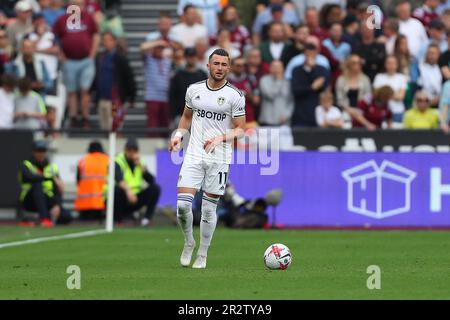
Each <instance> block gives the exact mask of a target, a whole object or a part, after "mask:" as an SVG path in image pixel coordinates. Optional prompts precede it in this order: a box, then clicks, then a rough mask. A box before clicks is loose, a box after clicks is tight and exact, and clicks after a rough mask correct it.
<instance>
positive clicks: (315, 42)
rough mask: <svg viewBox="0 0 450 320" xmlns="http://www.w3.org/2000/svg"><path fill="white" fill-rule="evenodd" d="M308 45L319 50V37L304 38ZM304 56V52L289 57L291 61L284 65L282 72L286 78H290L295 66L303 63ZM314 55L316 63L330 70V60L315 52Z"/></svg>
mask: <svg viewBox="0 0 450 320" xmlns="http://www.w3.org/2000/svg"><path fill="white" fill-rule="evenodd" d="M308 45H309V46H310V47H311V46H314V47H316V48H317V50H319V47H320V43H319V39H318V38H317V37H315V36H309V37H308V39H307V40H306V46H308ZM305 57H306V56H305V54H304V53H302V54H299V55H297V56H295V57H294V58H292V59H291V61H290V62H289V63H288V65H287V66H286V71H285V74H284V76H285V77H286V79H287V80H291V79H292V72H293V70H294V69H295V68H296V67H298V66H301V65H303V64H304V63H305ZM315 57H316V64H317V65H319V66H321V67H324V68H325V69H327V70H331V66H330V62H329V61H328V59H327V58H326V57H325V56H324V55H321V54H317V55H315Z"/></svg>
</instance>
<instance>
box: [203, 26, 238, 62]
mask: <svg viewBox="0 0 450 320" xmlns="http://www.w3.org/2000/svg"><path fill="white" fill-rule="evenodd" d="M216 49H225V50H226V51H227V52H228V54H229V55H230V58H231V59H235V58H237V57H239V56H241V52H240V51H239V49H236V48H235V47H234V46H233V44H232V43H231V38H230V31H228V30H227V29H220V30H219V33H218V34H217V45H215V46H213V47H211V48H209V49H208V51H206V53H205V60H207V59H208V58H209V56H210V55H211V53H213V52H214V50H216Z"/></svg>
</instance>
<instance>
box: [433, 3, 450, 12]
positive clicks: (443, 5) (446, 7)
mask: <svg viewBox="0 0 450 320" xmlns="http://www.w3.org/2000/svg"><path fill="white" fill-rule="evenodd" d="M449 9H450V1H449V0H441V1H440V3H439V5H438V7H437V8H436V12H437V13H438V14H439V15H441V16H443V15H444V14H445V12H446V11H447V10H449Z"/></svg>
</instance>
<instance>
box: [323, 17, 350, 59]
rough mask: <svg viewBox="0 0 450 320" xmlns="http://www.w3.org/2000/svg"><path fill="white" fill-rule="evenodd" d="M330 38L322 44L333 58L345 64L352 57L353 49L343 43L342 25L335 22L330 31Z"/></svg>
mask: <svg viewBox="0 0 450 320" xmlns="http://www.w3.org/2000/svg"><path fill="white" fill-rule="evenodd" d="M328 34H329V35H330V37H329V38H327V39H325V40H324V41H323V42H322V45H323V46H324V47H325V48H327V49H328V50H329V51H330V53H331V54H332V55H333V58H334V59H336V60H338V61H339V62H341V63H342V62H344V61H345V59H347V57H348V56H349V55H350V53H351V51H352V48H351V47H350V45H349V44H348V43H346V42H343V41H342V34H343V30H342V25H341V24H340V23H338V22H334V23H333V24H332V25H331V27H330V29H329V30H328Z"/></svg>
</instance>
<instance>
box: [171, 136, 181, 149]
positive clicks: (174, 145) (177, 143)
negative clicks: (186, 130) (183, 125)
mask: <svg viewBox="0 0 450 320" xmlns="http://www.w3.org/2000/svg"><path fill="white" fill-rule="evenodd" d="M180 149H181V138H180V137H173V138H172V139H170V142H169V151H170V152H172V151H178V150H180Z"/></svg>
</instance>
